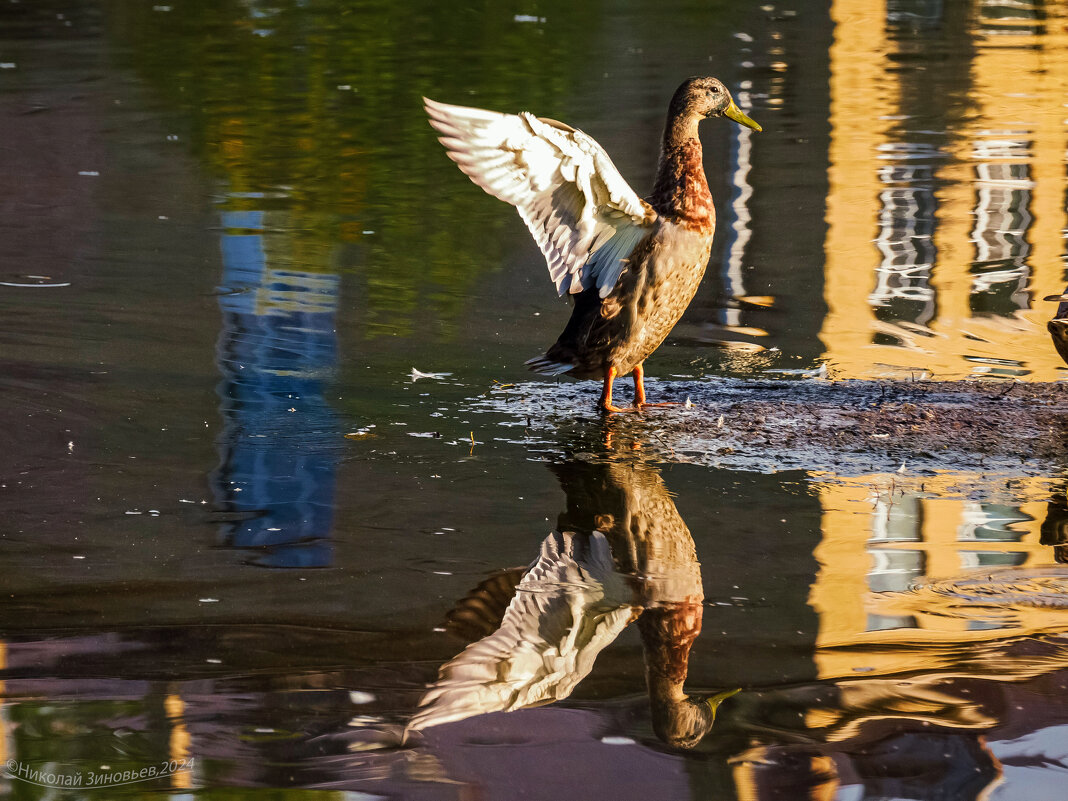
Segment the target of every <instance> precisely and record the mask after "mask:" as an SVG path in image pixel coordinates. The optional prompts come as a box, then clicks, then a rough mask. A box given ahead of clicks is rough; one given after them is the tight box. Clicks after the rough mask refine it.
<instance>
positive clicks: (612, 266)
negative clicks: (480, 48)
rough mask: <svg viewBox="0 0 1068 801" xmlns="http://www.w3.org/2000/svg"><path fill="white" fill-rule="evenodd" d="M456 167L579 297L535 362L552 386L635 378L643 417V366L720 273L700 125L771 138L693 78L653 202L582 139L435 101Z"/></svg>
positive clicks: (561, 129)
mask: <svg viewBox="0 0 1068 801" xmlns="http://www.w3.org/2000/svg"><path fill="white" fill-rule="evenodd" d="M426 109H427V113H429V115H430V120H431V124H432V125H433V126H434V128H436V129H437V130H438V131H439V132H440V133H441V134H442V137H441V142H442V144H444V145H445V147H446V148H448V151H449V157H450V158H452V159H453V160H454V161H455V162H457V163H458V164H459V165H460V169H461V170H463V171H464V172H465V173H466V174H467V175H468V176H469V177H470V178H471V180H472V181H474V182H475V183H476V184H478V185H479V186H481V187H482V188H483V189H485V190H486V191H487V192H489V193H490V194H491V195H493V196H494V197H496V198H499V199H500V200H503V201H505V202H507V203H511V204H512V205H514V206H515V207H516V208H517V209H518V210H519V214H520V216H521V217H522V218H523V221H524V222H525V223H526V224H527V227H528V228H529V229H530V233H531V234H532V235H533V236H534V239H535V240H536V241H537V243H538V245H539V247H540V248H541V251H542V253H543V254H544V255H545V260H546V262H548V265H549V274H550V276H551V277H552V279H553V281H554V282H555V283H556V288H557V291H558V292H559V293H560V294H561V295H562V294H564V293H565V292H568V293H570V294H572V295H574V296H575V307H574V310H573V312H572V314H571V320H570V321H569V322H568V324H567V327H566V328H565V329H564V332H563V334H561V335H560V338H559V339H558V340H557V341H556V344H555V345H553V346H552V347H551V348H549V350H548V351H546V352H545V354H544V355H543V356H539V357H537V358H535V359H531V360H530V361H529V362H527V364H528V365H529V366H530V369H531V370H534V371H536V372H539V373H544V374H546V375H560V374H562V373H569V374H570V375H572V376H574V377H575V378H599V379H602V380H603V381H604V388H603V391H602V393H601V400H600V406H601V408H602V409H604V410H605V411H609V412H615V411H624V410H623V409H619V408H618V407H616V406H614V405H613V404H612V382H613V381H614V380H615V378H616V377H617V376H621V375H627V374H628V373H631V372H633V373H634V405H635V407H636V408H641V407H642V406H645V405H647V404H646V402H645V387H644V384H643V381H642V377H643V372H642V363H643V362H644V361H645V359H646V357H648V356H649V355H650V354H651V353H652V352H653V351H654V350H656V349H657V348H658V347H659V346H660V343H661V342H663V341H664V339H665V337H667V335H668V333H669V332H670V331H671V329H672V328H673V327H674V326H675V323H676V322H678V320H679V318H680V317H681V316H682V313H683V312H684V311H685V310H686V307H687V306H688V305H689V304H690V299H691V298H693V296H694V293H695V292H696V291H697V286H698V284H700V283H701V277H702V275H703V274H704V271H705V266H706V264H707V263H708V256H709V252H710V249H711V247H712V237H713V234H714V233H715V229H716V213H715V207H714V206H713V203H712V195H711V193H710V192H709V191H708V182H707V181H706V179H705V172H704V165H703V162H702V150H701V140H700V139H699V138H698V135H697V126H698V123H700V122H701V120H703V119H707V118H709V117H720V116H726V117H729V118H730V119H732V120H734V121H736V122H738V123H741V124H742V125H746V126H748V127H750V128H753V129H755V130H757V131H759V130H760V126H759V125H757V124H756V123H755V122H753V121H752V120H751V119H749V117H747V116H746V115H745V114H743V113H742V111H741V110H740V109H739V108H738V106H736V105H735V103H734V100H732V99H731V96H730V92H728V91H727V87H725V86H724V85H723V84H722V83H720V82H719V81H717V80H716V79H715V78H690V79H689V80H687V81H685V82H684V83H683V84H682V85H681V86H680V87H679V88H678V89H677V90H676V91H675V95H674V96H673V97H672V98H671V104H670V106H669V108H668V118H667V125H666V126H665V128H664V135H663V140H662V144H661V148H660V160H659V165H658V167H657V173H656V182H655V184H654V186H653V192H652V194H651V195H650V196H649V202H648V203H647V202H646V201H644V200H642V199H641V198H639V197H638V195H636V194H635V192H634V190H633V189H631V188H630V186H628V185H627V182H626V181H625V180H624V179H623V177H622V176H621V175H620V174H619V172H617V171H616V168H615V166H614V165H613V164H612V161H611V159H609V158H608V154H607V153H605V151H604V150H603V149H602V148H601V146H600V145H598V144H597V142H595V141H594V140H593V139H592V138H591V137H589V136H587V135H586V134H584V133H583V132H582V131H578V130H575V129H574V128H572V127H570V126H568V125H564V124H563V123H559V122H556V121H555V120H549V119H544V118H539V117H535V116H534V115H533V114H529V113H525V112H524V113H523V114H519V115H513V114H499V113H497V112H493V111H485V110H483V109H476V108H464V107H462V106H449V105H446V104H444V103H437V102H435V101H433V100H426Z"/></svg>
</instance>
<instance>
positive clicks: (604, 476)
mask: <svg viewBox="0 0 1068 801" xmlns="http://www.w3.org/2000/svg"><path fill="white" fill-rule="evenodd" d="M553 471H554V472H555V473H556V475H557V477H558V478H559V479H560V483H561V484H562V485H563V488H564V490H565V492H566V493H567V511H566V512H564V513H563V514H562V515H561V516H560V522H559V527H558V528H559V530H558V531H557V532H554V533H553V534H550V535H549V536H548V537H547V538H546V539H545V540H544V542H543V543H542V546H541V553H540V555H539V557H538V560H537V561H536V562H535V563H534V564H533V565H532V566H531V567H530V568H529V570H528V571H527V572H526V573H525V575H524V576H523V577H522V579H521V580H520V582H519V584H518V586H517V587H516V591H515V594H514V596H513V597H511V599H510V602H509V603H508V608H507V609H506V610H505V612H504V614H503V618H501V619H500V625H499V626H497V628H496V630H495V631H493V632H492V633H491V634H489V635H488V636H485V637H483V638H482V639H481V640H478V641H477V642H475V643H473V644H472V645H470V646H468V647H467V649H466V650H465V651H463V652H462V653H461V654H459V655H458V656H457V657H455V658H454V659H452V660H450V661H449V662H448V663H446V664H445V665H444V666H443V667H442V668H441V671H440V674H439V678H438V680H437V681H436V682H435V683H434V685H433V686H432V687H431V688H430V690H429V691H428V692H427V693H426V695H425V696H424V698H423V700H422V702H421V704H422V706H423V709H422V710H421V711H419V712H418V713H417V714H416V715H415V716H414V717H413V719H412V720H411V722H410V724H409V726H408V730H409V731H418V730H421V729H427V728H430V727H431V726H436V725H440V724H442V723H447V722H449V721H454V720H461V719H464V718H467V717H471V716H473V715H478V714H483V713H486V712H494V711H511V710H515V709H521V708H524V707H530V706H537V705H540V704H544V703H549V702H552V701H556V700H560V699H563V698H566V697H567V696H568V695H570V694H571V692H572V690H573V689H574V688H575V686H576V685H577V684H578V683H579V681H581V680H582V679H583V678H584V677H585V676H586V675H587V674H589V672H590V671H591V670H592V669H593V663H594V660H595V659H596V657H597V655H598V654H599V653H600V652H601V650H602V649H603V648H604V647H605V646H606V645H608V644H609V643H610V642H612V641H613V640H614V639H615V638H616V637H617V636H618V635H619V633H620V632H621V631H622V630H623V628H625V627H626V625H627V624H628V623H630V621H632V620H634V619H635V618H636V617H637V618H638V627H639V631H640V633H641V638H642V644H643V646H644V649H645V665H646V680H647V685H648V689H649V698H650V704H651V707H652V718H653V728H654V730H655V731H656V733H657V736H659V737H660V738H661V739H663V740H664V741H665V742H668V743H670V744H671V745H675V746H678V747H683V748H690V747H693V746H694V745H696V744H697V743H698V742H699V741H700V740H701V738H702V737H703V736H704V735H705V734H707V733H708V731H709V729H710V728H711V727H712V723H713V722H714V720H715V716H716V709H717V707H718V706H719V704H720V703H721V702H722V701H723V699H724V698H726V697H728V696H729V695H732V694H733V692H728V693H722V694H720V695H717V696H713V697H712V698H709V699H694V698H691V697H690V696H688V695H687V694H686V692H685V690H684V688H683V684H684V682H685V680H686V674H687V667H688V661H689V654H690V647H691V646H692V644H693V642H694V640H695V639H696V637H697V635H698V634H699V633H700V631H701V617H702V608H703V607H702V604H703V601H704V593H703V590H702V586H701V568H700V564H699V563H698V561H697V555H696V551H695V548H694V542H693V538H692V537H691V536H690V532H689V529H687V527H686V524H685V523H684V522H683V520H682V518H681V517H680V516H679V513H678V510H677V509H676V508H675V504H674V503H672V501H671V498H670V496H669V495H668V492H667V489H666V488H665V486H664V483H663V481H662V480H661V478H660V475H659V474H658V472H657V471H656V469H655V468H653V467H652V466H650V465H647V464H642V463H641V462H639V461H637V460H635V461H631V462H628V463H605V464H592V463H587V462H581V461H572V462H566V463H564V464H562V465H558V466H554V467H553ZM502 583H503V585H504V586H508V583H509V582H508V581H507V580H506V579H504V578H502V576H497V577H494V578H493V579H491V580H490V581H489V582H487V584H486V585H485V586H484V588H480V589H479V590H476V591H475V592H474V593H472V594H471V595H469V596H468V598H467V599H465V603H464V605H462V606H461V607H460V610H459V613H458V615H457V616H456V617H459V618H462V622H463V624H466V625H467V627H469V628H470V626H471V625H472V623H473V622H474V621H478V620H483V621H484V620H486V618H487V617H490V616H489V615H487V607H488V605H491V602H490V599H491V598H492V596H493V595H494V593H495V592H498V593H499V590H500V587H501V585H502ZM488 602H490V603H488Z"/></svg>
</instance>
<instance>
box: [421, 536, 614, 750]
mask: <svg viewBox="0 0 1068 801" xmlns="http://www.w3.org/2000/svg"><path fill="white" fill-rule="evenodd" d="M626 598H627V595H626V588H625V585H624V583H623V581H622V579H621V578H620V577H619V575H618V574H617V573H616V572H615V570H614V569H613V564H612V552H611V549H610V548H609V547H608V541H607V540H606V539H605V537H604V536H603V535H601V534H593V535H592V536H580V535H575V534H571V533H570V532H564V533H553V534H551V535H549V536H548V537H547V538H546V539H545V541H544V542H543V543H542V546H541V554H540V556H539V557H538V560H537V562H535V563H534V565H533V567H531V569H530V570H529V571H528V572H527V574H526V576H524V577H523V580H522V581H521V582H520V583H519V586H518V587H517V589H516V594H515V597H514V598H513V599H512V602H511V603H510V604H509V605H508V609H507V611H506V612H505V614H504V619H503V620H502V621H501V626H500V628H499V629H498V630H497V631H495V632H494V633H493V634H491V635H489V636H488V637H485V638H483V639H481V640H479V641H478V642H476V643H474V644H472V645H469V646H468V647H467V648H466V649H465V650H464V651H463V652H462V653H461V654H459V655H458V656H457V657H455V658H454V659H452V660H451V661H449V662H447V663H446V664H445V665H443V666H442V668H441V671H440V674H439V676H438V680H437V681H436V682H435V683H434V685H433V686H432V687H431V688H430V690H428V691H427V693H426V695H425V696H424V697H423V699H422V701H421V702H420V705H421V706H422V707H423V709H422V710H420V711H419V712H418V713H417V714H416V715H415V716H414V717H413V718H412V720H411V722H410V723H409V724H408V730H409V731H418V730H421V729H427V728H430V727H431V726H438V725H440V724H442V723H448V722H450V721H455V720H463V719H464V718H468V717H471V716H473V715H480V714H484V713H486V712H498V711H511V710H514V709H521V708H523V707H528V706H536V705H539V704H544V703H549V702H551V701H556V700H559V699H561V698H566V697H567V696H568V695H570V694H571V691H572V690H573V689H574V688H575V685H577V684H578V683H579V682H580V681H581V680H582V679H583V678H584V677H585V676H586V675H587V674H588V673H589V672H590V670H592V669H593V663H594V660H595V659H596V658H597V655H598V654H599V653H600V652H601V649H603V648H604V647H605V646H606V645H608V644H609V643H610V642H612V641H613V640H614V639H615V638H616V637H617V636H619V633H620V632H621V631H622V630H623V628H624V627H625V626H626V625H627V624H628V623H629V622H630V621H631V619H632V617H633V612H634V610H633V608H632V607H631V605H630V604H629V603H628V602H627V600H626Z"/></svg>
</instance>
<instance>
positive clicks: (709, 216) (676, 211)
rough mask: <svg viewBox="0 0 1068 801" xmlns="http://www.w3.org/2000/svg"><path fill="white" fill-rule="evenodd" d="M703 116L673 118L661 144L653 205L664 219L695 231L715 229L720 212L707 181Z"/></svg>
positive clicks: (651, 196) (652, 196) (650, 198)
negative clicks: (700, 126)
mask: <svg viewBox="0 0 1068 801" xmlns="http://www.w3.org/2000/svg"><path fill="white" fill-rule="evenodd" d="M699 121H700V117H696V116H682V115H679V116H673V117H669V119H668V122H667V126H666V127H665V128H664V138H663V141H662V142H661V145H660V163H659V164H658V165H657V170H656V183H655V184H654V185H653V193H652V195H650V197H649V204H650V205H651V206H652V207H653V208H654V209H656V211H657V212H658V213H659V214H661V215H662V216H665V217H668V218H671V219H675V220H677V221H678V222H681V223H683V224H684V225H687V226H688V227H692V228H702V229H708V230H711V229H714V228H715V225H716V209H715V206H714V205H713V203H712V193H711V192H709V191H708V181H707V180H706V179H705V165H704V161H703V159H702V155H703V153H702V150H701V140H700V138H698V135H697V123H698V122H699Z"/></svg>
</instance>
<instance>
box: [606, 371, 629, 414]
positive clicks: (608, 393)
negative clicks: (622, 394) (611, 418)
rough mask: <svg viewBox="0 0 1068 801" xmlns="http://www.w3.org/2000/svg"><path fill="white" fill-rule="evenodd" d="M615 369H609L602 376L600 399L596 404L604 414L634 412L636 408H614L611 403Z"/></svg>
mask: <svg viewBox="0 0 1068 801" xmlns="http://www.w3.org/2000/svg"><path fill="white" fill-rule="evenodd" d="M616 375H617V373H616V368H615V367H609V368H608V370H606V371H605V374H604V386H603V387H602V388H601V399H600V400H599V401H598V402H597V405H598V407H599V408H600V410H601V411H602V412H604V413H605V414H616V413H621V412H636V411H638V407H637V406H616V405H615V404H614V403H612V382H614V381H615V380H616Z"/></svg>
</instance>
